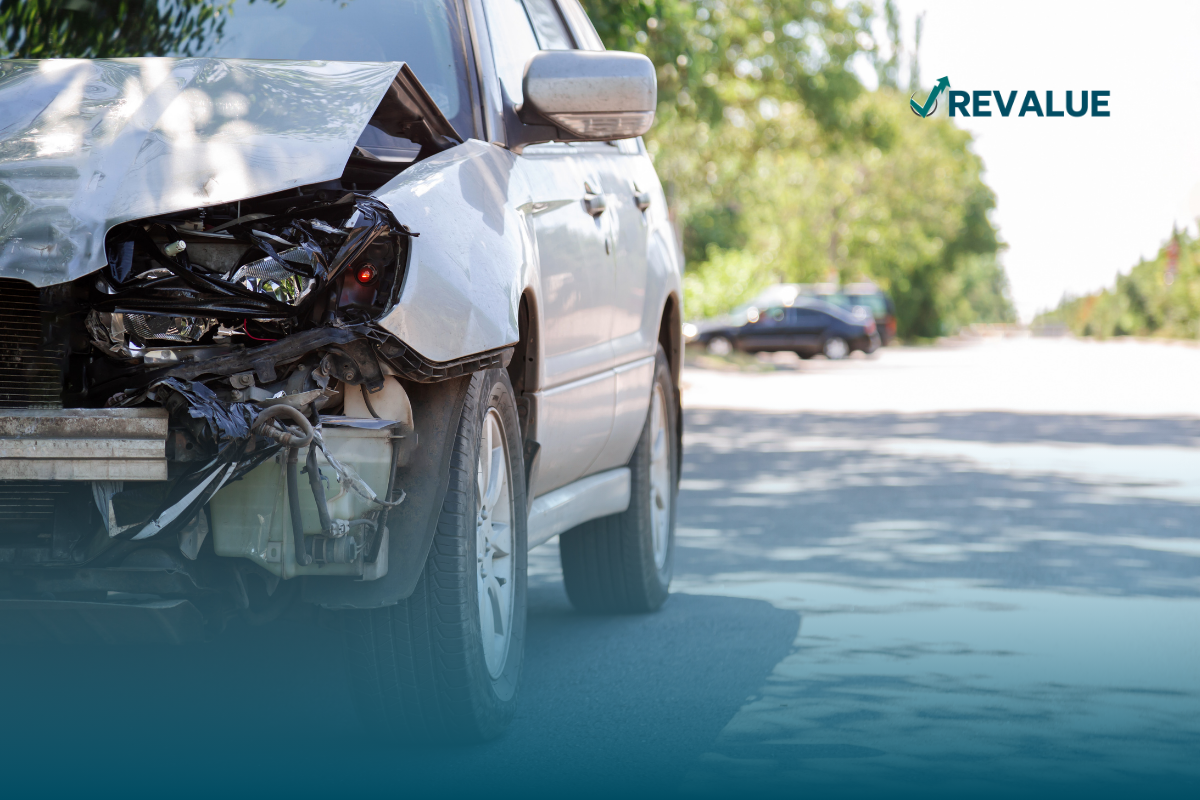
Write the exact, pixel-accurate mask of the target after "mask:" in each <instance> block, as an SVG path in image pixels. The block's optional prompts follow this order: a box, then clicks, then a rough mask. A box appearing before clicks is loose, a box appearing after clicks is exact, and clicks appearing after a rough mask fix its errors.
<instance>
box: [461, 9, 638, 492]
mask: <svg viewBox="0 0 1200 800" xmlns="http://www.w3.org/2000/svg"><path fill="white" fill-rule="evenodd" d="M483 6H484V9H485V12H486V17H487V24H488V30H489V36H490V40H491V44H492V51H493V55H494V59H495V62H496V71H497V73H498V75H499V77H500V83H501V88H502V90H503V94H504V95H505V102H506V103H511V104H512V105H516V104H519V103H520V102H521V78H522V75H523V71H524V67H525V64H526V62H527V61H528V60H529V58H530V57H531V56H532V55H533V54H534V53H535V52H537V51H538V50H539V49H545V50H550V49H566V48H573V47H574V43H573V40H572V39H571V37H570V34H569V32H568V31H567V29H566V26H565V25H564V24H563V22H562V19H561V17H560V16H559V12H558V9H557V7H556V6H555V4H554V3H552V2H551V0H483ZM608 147H609V146H608V145H605V144H594V143H586V144H560V143H554V142H552V143H548V144H539V145H532V146H529V147H526V148H525V149H524V151H523V152H522V154H521V156H520V157H519V158H518V169H520V170H521V172H522V174H523V176H524V178H525V183H526V184H527V185H528V186H529V187H530V194H531V198H530V202H529V204H528V205H527V207H526V208H525V212H526V214H527V215H528V217H529V219H530V220H531V223H532V229H533V233H534V237H535V239H536V243H537V252H538V264H539V272H540V290H541V291H540V294H539V298H538V299H539V301H540V303H541V310H542V325H543V328H542V331H541V333H542V346H543V357H544V362H543V364H544V378H543V381H544V382H543V385H542V387H541V389H540V390H539V392H538V403H537V405H538V441H539V443H540V444H541V451H540V454H539V457H538V458H539V466H538V470H537V473H536V474H535V475H534V483H533V485H532V486H531V487H530V495H531V496H533V497H537V496H538V495H541V494H545V493H546V492H548V491H551V490H553V489H556V488H558V487H560V486H564V485H566V484H568V483H570V482H572V481H574V480H576V479H578V478H580V477H582V476H584V475H585V474H587V473H588V470H589V469H590V468H591V466H592V464H593V463H594V462H595V460H596V457H597V456H598V455H599V454H600V452H601V451H602V450H603V448H604V445H605V443H606V442H607V441H608V437H609V433H610V432H611V430H612V420H613V409H614V393H615V385H616V377H615V375H614V373H613V370H612V367H613V365H614V354H613V348H612V315H613V306H614V304H615V302H616V298H615V297H614V291H615V286H616V284H615V281H614V276H613V272H612V269H611V264H612V260H613V255H612V250H613V243H612V238H611V237H612V230H611V226H610V222H609V220H610V219H611V215H608V214H607V213H606V211H605V210H602V209H603V208H604V204H605V201H606V200H607V197H606V194H605V189H606V188H607V187H606V186H605V183H604V178H605V175H604V173H605V169H604V166H605V165H604V160H603V159H604V148H608Z"/></svg>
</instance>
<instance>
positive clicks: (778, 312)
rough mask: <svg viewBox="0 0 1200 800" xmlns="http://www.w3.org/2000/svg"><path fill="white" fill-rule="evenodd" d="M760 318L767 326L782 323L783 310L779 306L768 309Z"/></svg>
mask: <svg viewBox="0 0 1200 800" xmlns="http://www.w3.org/2000/svg"><path fill="white" fill-rule="evenodd" d="M762 316H763V319H764V320H766V321H767V324H769V325H778V324H779V323H781V322H783V317H784V314H783V309H782V308H781V307H779V306H776V307H774V308H768V309H767V310H766V311H765V312H764V313H763V315H762Z"/></svg>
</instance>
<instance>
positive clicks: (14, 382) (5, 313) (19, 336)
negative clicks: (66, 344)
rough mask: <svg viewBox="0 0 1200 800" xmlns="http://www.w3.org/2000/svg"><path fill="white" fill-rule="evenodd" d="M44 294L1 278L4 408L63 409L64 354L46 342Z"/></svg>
mask: <svg viewBox="0 0 1200 800" xmlns="http://www.w3.org/2000/svg"><path fill="white" fill-rule="evenodd" d="M42 338H43V337H42V308H41V301H40V294H39V292H38V290H37V288H35V287H34V286H31V285H30V284H28V283H26V282H25V281H17V280H10V279H2V278H0V408H61V407H62V390H63V369H62V366H63V365H62V361H63V353H62V351H61V350H60V349H58V348H53V347H47V346H45V345H44V344H43V341H42Z"/></svg>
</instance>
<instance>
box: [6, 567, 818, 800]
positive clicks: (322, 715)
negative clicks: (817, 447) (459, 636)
mask: <svg viewBox="0 0 1200 800" xmlns="http://www.w3.org/2000/svg"><path fill="white" fill-rule="evenodd" d="M531 601H532V602H531V610H530V624H529V638H528V650H527V657H526V672H525V676H524V679H523V686H522V696H521V701H520V707H519V712H518V717H517V719H516V720H515V722H514V724H513V726H512V728H511V729H510V731H509V733H508V734H507V735H506V736H505V737H503V738H502V739H500V740H498V741H496V742H491V743H488V744H484V745H478V746H472V747H461V748H427V749H422V748H416V749H412V748H410V749H396V748H384V747H381V746H379V745H377V744H375V743H373V742H371V741H369V740H367V739H365V738H364V736H363V734H362V732H361V731H360V729H359V727H358V723H357V719H356V717H355V714H354V711H353V709H352V707H351V703H350V697H349V689H348V687H347V685H346V679H345V672H344V670H343V667H342V662H341V654H340V640H339V637H338V634H336V633H335V632H334V631H332V630H329V629H327V628H324V627H321V626H320V625H318V624H315V621H314V620H313V619H311V618H304V617H303V616H302V615H297V616H296V617H295V618H292V619H287V620H282V621H280V622H279V623H276V624H273V625H270V626H267V627H264V628H245V627H238V626H234V627H233V628H231V629H230V630H228V631H227V632H226V633H225V634H223V635H222V636H221V637H219V638H218V639H217V640H216V641H214V642H210V643H207V644H204V645H190V646H184V647H178V648H170V647H122V648H116V647H87V648H84V647H65V646H42V647H38V648H34V649H24V650H21V651H13V650H11V649H10V650H8V651H7V652H5V653H4V656H3V658H2V659H0V681H3V685H4V686H6V687H10V688H9V693H8V698H7V700H6V701H5V712H4V716H3V730H2V733H0V751H2V752H3V754H4V755H3V760H4V763H5V764H6V765H7V766H8V767H9V770H8V772H9V776H10V778H9V779H8V780H7V786H8V789H9V791H13V790H16V792H17V793H18V794H21V793H26V792H28V793H30V794H37V795H39V796H47V795H49V796H59V795H62V796H65V795H71V796H88V797H108V796H113V797H118V796H119V797H122V798H128V797H138V796H152V797H161V796H164V795H170V796H175V797H201V796H204V797H211V796H235V797H240V796H249V795H255V796H263V795H267V796H282V795H286V796H289V797H330V796H344V795H347V794H350V793H353V794H370V795H378V796H402V795H404V794H406V793H409V792H430V793H435V792H436V793H437V794H438V795H439V796H459V795H468V794H470V795H480V794H483V795H494V796H498V797H509V796H517V795H521V796H526V797H527V796H531V795H532V796H542V795H546V794H549V793H551V792H559V791H563V792H570V794H571V796H580V795H588V796H594V795H599V794H608V795H609V796H611V795H612V794H613V793H615V792H623V793H629V792H631V791H632V792H641V791H643V790H647V789H650V788H652V787H654V788H657V789H658V790H663V789H666V788H668V787H672V786H675V785H677V784H678V782H679V780H680V778H681V776H682V774H683V771H684V769H685V768H686V766H687V764H688V763H690V761H691V760H693V759H694V758H696V757H697V756H698V755H699V754H700V753H702V752H703V751H704V749H705V748H706V747H707V746H708V745H709V744H710V743H711V742H712V740H713V739H714V738H715V737H716V736H717V734H718V733H719V732H720V730H721V728H722V727H723V726H724V725H725V723H726V722H727V721H728V720H729V718H730V717H732V716H733V714H735V713H736V712H737V710H738V708H739V707H740V706H741V704H742V703H743V702H744V701H745V699H746V697H747V695H749V694H751V693H752V692H753V691H754V690H755V688H756V687H757V686H759V685H761V683H762V682H763V680H765V678H766V676H767V675H768V674H769V673H770V671H771V669H772V668H773V667H774V665H775V664H776V663H777V662H778V661H779V660H780V659H781V658H783V657H784V656H785V655H786V654H787V653H788V652H790V649H791V647H792V644H793V641H794V639H795V636H796V633H797V629H798V624H799V618H798V616H797V615H796V614H795V613H793V612H785V611H780V610H778V609H775V608H774V607H772V606H770V605H769V604H767V603H763V602H758V601H751V600H739V599H731V598H717V597H702V596H690V595H683V594H680V595H675V596H672V597H671V598H670V599H669V601H668V602H667V604H666V606H665V607H664V608H663V609H662V610H661V611H660V612H659V613H656V614H648V615H642V616H623V617H608V616H585V615H580V614H576V613H575V612H574V611H572V610H571V608H570V606H569V605H568V604H567V602H566V597H565V593H564V592H563V591H562V587H561V583H556V582H555V581H552V580H551V581H542V582H541V583H540V584H539V585H535V586H534V587H533V588H532V591H531ZM13 796H18V795H16V794H15V795H13Z"/></svg>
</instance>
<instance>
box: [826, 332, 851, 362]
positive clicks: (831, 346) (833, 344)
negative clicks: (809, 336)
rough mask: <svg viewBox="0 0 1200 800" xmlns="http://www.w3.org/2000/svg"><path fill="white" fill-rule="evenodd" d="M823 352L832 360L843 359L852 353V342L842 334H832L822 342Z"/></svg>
mask: <svg viewBox="0 0 1200 800" xmlns="http://www.w3.org/2000/svg"><path fill="white" fill-rule="evenodd" d="M821 353H822V354H823V355H824V356H825V357H826V358H828V359H829V360H830V361H841V360H842V359H843V358H845V357H846V356H848V355H850V343H849V342H847V341H846V340H845V339H843V338H842V337H841V336H830V337H829V338H828V339H826V340H825V341H824V343H822V345H821Z"/></svg>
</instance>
